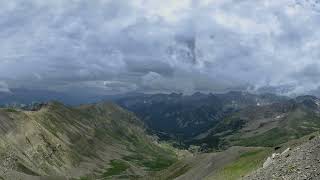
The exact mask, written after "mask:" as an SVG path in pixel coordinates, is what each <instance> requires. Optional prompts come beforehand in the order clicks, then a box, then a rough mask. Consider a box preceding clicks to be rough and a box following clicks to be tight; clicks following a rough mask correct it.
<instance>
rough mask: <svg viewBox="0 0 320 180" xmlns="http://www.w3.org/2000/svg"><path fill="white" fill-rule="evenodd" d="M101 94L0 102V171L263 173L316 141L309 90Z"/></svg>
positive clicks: (190, 175)
mask: <svg viewBox="0 0 320 180" xmlns="http://www.w3.org/2000/svg"><path fill="white" fill-rule="evenodd" d="M108 100H109V101H112V102H104V101H102V102H100V103H93V104H82V105H73V106H71V105H64V104H62V103H59V102H57V101H49V102H46V103H40V104H36V106H35V104H32V105H28V104H27V105H24V106H16V105H7V106H5V107H2V108H0V133H1V137H0V162H1V164H0V177H1V178H2V179H81V180H84V179H218V180H219V179H240V178H243V177H246V178H251V179H252V177H254V178H253V179H255V178H258V177H260V176H261V178H262V176H267V175H268V176H269V175H270V172H268V171H269V170H268V168H269V169H274V168H278V166H275V165H270V166H268V168H267V169H265V168H263V167H262V166H263V163H264V162H265V161H266V160H268V157H269V156H272V154H273V153H281V152H280V151H284V150H285V149H286V148H291V149H294V148H295V150H294V151H290V153H291V154H297V153H299V149H298V150H297V149H296V148H299V147H309V146H311V145H313V146H315V142H314V141H313V140H312V139H313V138H314V137H315V138H314V139H317V137H318V134H317V132H318V131H319V129H320V99H318V98H317V97H315V96H309V95H307V96H299V97H295V98H289V97H285V96H278V95H275V94H268V93H266V94H251V93H248V92H236V91H233V92H228V93H224V94H204V93H195V94H192V95H183V94H177V93H172V94H138V93H137V94H130V95H123V96H118V97H108ZM311 137H312V138H311ZM309 139H311V140H312V142H310V143H311V145H307V144H306V145H305V143H309V142H308V141H309ZM304 149H305V148H304ZM314 151H316V150H314ZM279 157H280V160H281V159H283V157H282V156H279ZM284 158H287V157H284ZM289 159H290V158H289ZM276 161H278V160H275V162H276ZM292 161H293V160H292ZM294 161H296V160H294ZM271 164H274V163H271ZM283 166H285V167H286V166H288V163H287V164H285V163H284V164H283ZM299 166H300V165H299ZM259 168H260V169H259ZM257 169H259V170H258V171H257V172H255V170H257ZM265 171H266V172H265ZM281 173H283V172H282V171H281ZM266 174H267V175H266ZM270 177H271V176H270Z"/></svg>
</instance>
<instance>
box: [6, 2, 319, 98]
mask: <svg viewBox="0 0 320 180" xmlns="http://www.w3.org/2000/svg"><path fill="white" fill-rule="evenodd" d="M318 9H319V8H318V4H316V1H302V0H296V1H295V0H279V1H270V0H261V1H256V0H243V1H236V0H199V1H195V0H174V1H172V0H171V1H169V0H165V1H163V0H152V1H148V0H132V1H129V0H117V1H112V0H97V1H90V2H88V1H85V0H71V1H67V0H54V1H53V0H48V1H41V0H30V1H23V0H12V1H10V2H9V1H4V0H0V41H1V44H0V49H1V52H0V81H5V82H7V83H8V85H9V86H10V87H29V88H39V87H41V88H46V87H47V88H50V89H59V88H60V90H65V91H67V90H69V91H70V90H72V88H75V87H80V86H84V87H89V86H90V87H92V89H100V90H101V91H103V90H105V91H106V92H108V93H109V92H110V91H118V90H119V89H120V90H121V91H131V90H138V91H144V90H145V89H146V88H147V89H148V90H154V91H162V90H164V91H170V90H173V91H181V92H191V91H196V90H212V91H214V90H222V89H232V88H238V87H242V86H247V85H248V84H250V85H254V86H258V87H260V86H266V85H272V86H282V85H286V84H289V85H290V86H291V85H294V86H296V88H295V89H296V92H299V93H301V92H306V91H309V90H312V89H317V88H318V87H319V86H320V82H319V81H317V80H316V78H315V76H316V75H314V74H316V73H317V72H318V70H317V68H315V69H310V68H308V67H309V66H315V67H317V66H319V63H318V62H319V59H320V53H319V51H318V49H319V48H320V41H319V39H320V30H319V29H320V28H319V24H320V23H319V19H320V17H319V16H320V14H319V11H318ZM307 72H314V73H307ZM105 82H112V83H107V85H108V86H105V85H104V83H105ZM116 82H121V83H116ZM109 86H110V87H109ZM108 88H109V89H108Z"/></svg>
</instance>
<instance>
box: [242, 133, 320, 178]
mask: <svg viewBox="0 0 320 180" xmlns="http://www.w3.org/2000/svg"><path fill="white" fill-rule="evenodd" d="M244 179H246V180H269V179H290V180H291V179H292V180H304V179H309V180H317V179H320V137H319V134H317V135H316V136H310V137H309V140H305V141H304V143H302V144H301V145H299V146H297V147H293V148H291V149H286V150H284V151H282V152H281V153H278V154H274V155H273V156H272V157H270V158H269V159H268V160H267V161H266V162H265V163H264V166H263V167H261V168H260V169H258V170H257V171H255V172H254V173H251V174H250V175H248V176H246V177H245V178H244Z"/></svg>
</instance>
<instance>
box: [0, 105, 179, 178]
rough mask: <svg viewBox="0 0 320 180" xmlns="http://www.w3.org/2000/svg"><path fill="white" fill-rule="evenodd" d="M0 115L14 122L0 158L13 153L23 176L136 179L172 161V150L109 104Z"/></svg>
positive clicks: (2, 141) (4, 138)
mask: <svg viewBox="0 0 320 180" xmlns="http://www.w3.org/2000/svg"><path fill="white" fill-rule="evenodd" d="M0 111H1V113H4V114H5V115H8V116H9V117H10V118H7V119H5V120H3V118H2V119H1V117H0V120H3V121H9V120H10V121H12V120H13V122H14V125H11V124H10V123H11V122H10V123H9V125H10V126H13V128H12V129H9V132H3V133H4V135H3V136H2V137H1V138H0V154H1V152H3V153H2V154H3V157H4V158H5V157H6V154H5V152H6V151H8V150H9V149H11V151H12V152H13V154H14V156H16V157H17V158H18V162H19V163H20V165H19V166H17V165H14V166H17V167H23V168H20V169H21V170H23V171H24V173H27V174H33V175H35V174H36V175H53V174H55V175H56V174H58V175H69V176H79V175H84V174H88V175H86V176H82V179H96V178H110V177H113V176H115V177H118V176H135V175H143V174H145V173H148V172H149V171H158V170H161V169H163V168H166V167H168V166H169V165H171V164H172V163H173V162H175V161H176V155H175V153H174V151H172V150H171V149H170V148H163V147H161V146H160V145H158V144H157V143H155V142H154V140H153V139H152V138H150V137H148V136H147V135H146V133H145V130H144V128H143V124H142V123H141V122H140V121H139V120H138V119H137V118H136V117H135V116H133V114H131V113H129V112H127V111H125V110H123V109H121V108H119V107H117V106H115V105H112V104H98V105H88V106H82V107H79V108H70V107H66V106H63V105H62V104H59V103H50V104H49V105H48V107H45V108H43V109H41V110H40V111H37V112H24V111H15V110H12V109H9V110H0ZM9 125H8V126H9ZM14 126H17V127H14ZM6 129H8V128H6ZM9 134H10V135H9ZM0 158H1V156H0ZM86 166H88V167H86ZM89 167H90V168H89ZM94 169H96V170H95V173H93V174H92V172H93V170H94Z"/></svg>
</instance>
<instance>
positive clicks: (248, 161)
mask: <svg viewBox="0 0 320 180" xmlns="http://www.w3.org/2000/svg"><path fill="white" fill-rule="evenodd" d="M270 152H271V150H270V149H268V148H265V149H258V150H252V151H249V152H245V153H243V154H241V155H240V157H239V158H238V159H237V160H235V161H233V162H231V163H229V164H227V165H226V166H224V167H222V168H221V169H219V170H218V171H217V172H216V173H215V175H213V176H211V177H208V178H207V179H212V180H236V179H240V178H241V177H243V176H245V175H246V174H248V173H250V172H252V171H254V170H256V169H257V168H258V167H260V166H261V165H262V163H263V162H264V160H265V158H266V157H267V156H268V155H269V154H270Z"/></svg>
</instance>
